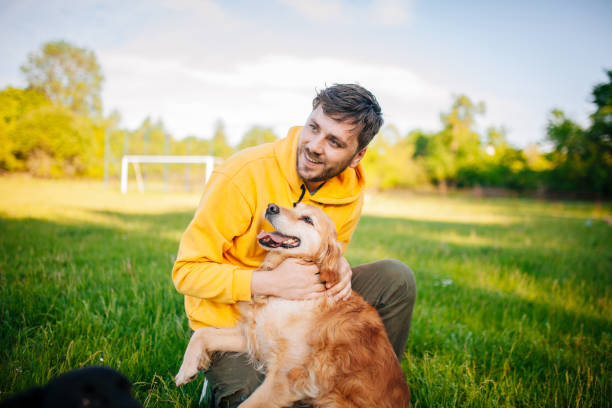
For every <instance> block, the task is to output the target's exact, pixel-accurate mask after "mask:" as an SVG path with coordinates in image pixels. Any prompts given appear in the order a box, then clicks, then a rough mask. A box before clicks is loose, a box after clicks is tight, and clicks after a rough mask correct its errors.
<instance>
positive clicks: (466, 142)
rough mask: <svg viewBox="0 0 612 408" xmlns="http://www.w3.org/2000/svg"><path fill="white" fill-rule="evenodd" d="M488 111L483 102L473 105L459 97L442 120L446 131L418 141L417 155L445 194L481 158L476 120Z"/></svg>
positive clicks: (441, 116)
mask: <svg viewBox="0 0 612 408" xmlns="http://www.w3.org/2000/svg"><path fill="white" fill-rule="evenodd" d="M484 111H485V106H484V103H482V102H480V103H477V104H475V103H473V102H472V101H471V100H470V98H468V97H467V96H465V95H460V96H458V97H457V99H456V100H455V102H454V103H453V106H452V108H451V110H450V112H448V113H442V114H441V115H440V119H441V121H442V125H443V126H444V128H443V129H442V130H441V131H440V132H438V133H435V134H433V135H430V136H427V137H425V136H424V135H421V136H420V137H419V138H418V139H417V146H416V150H415V154H416V155H417V156H422V157H423V159H422V161H423V163H424V165H425V167H426V169H427V171H428V173H429V175H430V178H431V179H432V180H434V181H435V182H436V183H437V184H438V186H439V187H440V189H441V190H442V191H445V190H446V186H447V183H448V182H452V183H454V182H455V181H456V177H457V172H458V171H459V169H460V168H462V167H465V166H470V165H473V164H475V163H477V162H478V161H479V160H480V158H481V157H482V149H481V148H480V137H479V136H478V133H476V131H475V130H474V129H473V127H474V124H475V117H476V115H478V114H482V113H484Z"/></svg>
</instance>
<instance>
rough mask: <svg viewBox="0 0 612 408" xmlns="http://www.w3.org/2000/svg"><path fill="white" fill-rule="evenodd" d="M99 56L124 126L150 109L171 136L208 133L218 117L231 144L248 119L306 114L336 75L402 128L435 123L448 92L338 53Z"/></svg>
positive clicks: (263, 121)
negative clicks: (221, 61) (186, 58)
mask: <svg viewBox="0 0 612 408" xmlns="http://www.w3.org/2000/svg"><path fill="white" fill-rule="evenodd" d="M101 61H102V65H103V69H104V72H106V73H107V83H106V86H105V91H104V95H103V98H104V101H105V104H106V109H107V111H108V110H111V109H118V110H119V111H120V112H122V114H123V117H124V125H126V126H128V127H130V128H133V127H136V126H138V125H139V124H140V123H141V122H142V120H143V119H144V118H145V117H146V116H149V115H150V116H152V117H153V118H162V119H163V121H164V123H165V124H166V126H167V128H168V130H169V131H170V132H171V133H173V134H174V136H176V137H184V136H186V135H189V134H195V135H198V136H204V137H208V136H210V134H211V133H212V129H213V125H214V123H215V121H216V120H218V119H219V118H221V119H223V120H224V122H225V124H226V129H227V131H228V135H229V136H230V138H231V140H232V142H233V143H236V142H238V141H239V139H240V138H241V137H242V135H243V134H244V133H245V132H246V130H248V128H249V127H250V126H252V125H255V124H258V125H265V126H271V127H273V128H274V129H275V130H276V132H277V133H278V134H279V135H284V133H285V132H286V130H287V129H288V128H289V127H290V126H292V125H297V124H302V123H303V121H304V120H305V119H306V116H307V115H308V114H309V113H310V108H311V101H312V98H313V97H314V95H315V88H319V89H320V88H323V87H325V86H326V85H331V84H333V83H336V82H338V83H346V82H358V83H360V84H361V85H363V86H365V87H366V88H368V89H370V90H371V91H372V92H373V93H374V94H375V95H376V96H377V98H378V99H379V101H380V103H381V106H382V108H383V112H384V115H385V118H386V122H387V123H389V124H391V123H392V124H395V125H396V126H398V127H399V128H400V130H401V131H402V132H407V131H409V130H411V129H414V128H422V129H436V128H438V127H439V112H440V111H441V110H443V109H447V107H448V106H449V104H450V92H448V91H447V90H445V89H443V88H441V87H439V86H436V85H435V84H432V83H429V82H427V81H426V80H424V79H423V78H420V77H418V76H417V75H415V74H414V73H412V72H411V71H409V70H407V69H405V68H401V67H394V66H388V65H381V64H372V63H364V62H361V61H352V60H345V59H335V58H314V59H308V58H301V57H296V56H287V55H272V56H266V57H261V58H256V59H253V60H245V61H242V62H240V63H238V64H236V65H235V66H234V67H232V68H231V69H229V70H223V71H222V70H211V69H205V68H200V67H194V66H188V65H186V64H184V63H182V62H180V61H179V60H172V59H150V58H145V57H135V56H130V55H125V54H112V53H110V54H106V53H103V54H101Z"/></svg>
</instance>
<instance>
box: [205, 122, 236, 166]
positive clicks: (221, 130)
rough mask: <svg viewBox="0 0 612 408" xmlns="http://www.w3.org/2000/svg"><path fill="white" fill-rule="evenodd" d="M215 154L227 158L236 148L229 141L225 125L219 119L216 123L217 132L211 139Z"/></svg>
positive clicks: (213, 153) (212, 151)
mask: <svg viewBox="0 0 612 408" xmlns="http://www.w3.org/2000/svg"><path fill="white" fill-rule="evenodd" d="M210 153H211V154H212V155H213V156H216V157H221V158H223V159H226V158H228V157H230V156H231V155H232V153H234V149H232V147H231V146H230V145H229V144H228V143H227V137H226V136H225V126H224V125H223V122H222V121H220V120H219V121H217V123H216V125H215V133H214V135H213V137H212V140H211V152H210Z"/></svg>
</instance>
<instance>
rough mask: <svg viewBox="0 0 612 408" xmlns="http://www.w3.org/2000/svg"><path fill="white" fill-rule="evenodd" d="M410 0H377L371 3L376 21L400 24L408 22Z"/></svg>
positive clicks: (385, 23) (386, 23) (384, 23)
mask: <svg viewBox="0 0 612 408" xmlns="http://www.w3.org/2000/svg"><path fill="white" fill-rule="evenodd" d="M410 6H411V1H407V0H377V1H375V2H374V4H373V6H372V7H373V9H374V16H375V18H376V21H378V22H379V23H381V24H383V25H401V24H407V23H409V22H410V11H409V10H410Z"/></svg>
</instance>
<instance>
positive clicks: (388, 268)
mask: <svg viewBox="0 0 612 408" xmlns="http://www.w3.org/2000/svg"><path fill="white" fill-rule="evenodd" d="M377 273H378V274H380V278H381V279H382V280H383V281H384V282H386V283H387V284H388V285H389V286H390V287H391V288H395V289H397V290H399V291H402V292H404V294H405V296H406V297H408V298H411V299H414V298H415V297H416V279H415V277H414V272H413V271H412V269H410V268H409V267H408V266H407V265H406V264H404V263H403V262H401V261H398V260H397V259H383V260H380V261H378V267H377Z"/></svg>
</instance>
